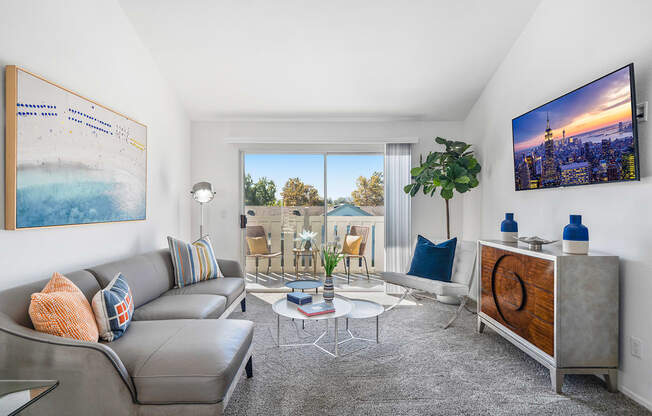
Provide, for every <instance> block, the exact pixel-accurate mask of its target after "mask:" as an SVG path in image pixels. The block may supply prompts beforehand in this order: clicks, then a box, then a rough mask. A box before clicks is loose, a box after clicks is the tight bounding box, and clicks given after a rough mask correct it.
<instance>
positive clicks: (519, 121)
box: [512, 67, 632, 151]
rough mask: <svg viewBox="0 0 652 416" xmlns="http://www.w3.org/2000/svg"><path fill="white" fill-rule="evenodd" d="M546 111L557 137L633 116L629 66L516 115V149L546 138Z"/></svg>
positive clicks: (519, 149) (568, 135)
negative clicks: (563, 132)
mask: <svg viewBox="0 0 652 416" xmlns="http://www.w3.org/2000/svg"><path fill="white" fill-rule="evenodd" d="M546 114H549V116H550V127H551V128H552V130H553V135H554V139H555V140H557V139H561V137H562V131H563V130H564V129H565V130H566V137H571V136H574V135H578V134H581V133H584V132H587V131H591V130H595V129H598V128H602V127H606V126H609V125H612V124H614V123H617V122H619V121H631V120H632V108H631V95H630V82H629V67H625V68H623V69H621V70H618V71H616V72H614V73H613V74H611V75H608V76H606V77H604V78H602V79H600V80H597V81H595V82H593V83H591V84H589V85H587V86H585V87H583V88H581V89H579V90H577V91H573V92H571V93H569V94H566V95H564V96H563V97H560V98H558V99H556V100H555V101H553V102H551V103H548V104H546V105H544V106H542V107H539V108H537V109H535V110H532V111H530V112H529V113H526V114H523V115H522V116H520V117H518V118H516V119H514V121H513V122H512V127H513V130H514V150H515V151H521V150H525V149H528V148H530V147H532V146H537V145H539V144H541V143H542V142H543V137H544V132H545V129H546Z"/></svg>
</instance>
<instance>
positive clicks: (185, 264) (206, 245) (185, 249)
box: [168, 236, 224, 287]
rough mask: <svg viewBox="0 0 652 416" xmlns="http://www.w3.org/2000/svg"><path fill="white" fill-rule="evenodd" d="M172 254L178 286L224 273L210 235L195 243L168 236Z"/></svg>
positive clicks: (220, 275) (221, 275) (214, 277)
mask: <svg viewBox="0 0 652 416" xmlns="http://www.w3.org/2000/svg"><path fill="white" fill-rule="evenodd" d="M168 245H169V246H170V255H171V256H172V264H173V265H174V280H175V285H176V286H177V287H184V286H188V285H191V284H193V283H197V282H200V281H202V280H209V279H216V278H218V277H223V276H224V275H223V274H222V272H221V271H220V267H219V266H218V264H217V259H216V258H215V253H213V246H212V245H211V240H210V238H208V236H205V237H203V238H200V239H199V240H197V241H195V242H194V243H186V242H185V241H181V240H177V239H175V238H172V237H168Z"/></svg>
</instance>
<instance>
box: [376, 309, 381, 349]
mask: <svg viewBox="0 0 652 416" xmlns="http://www.w3.org/2000/svg"><path fill="white" fill-rule="evenodd" d="M379 316H380V315H376V344H378V343H379V342H380V341H378V317H379Z"/></svg>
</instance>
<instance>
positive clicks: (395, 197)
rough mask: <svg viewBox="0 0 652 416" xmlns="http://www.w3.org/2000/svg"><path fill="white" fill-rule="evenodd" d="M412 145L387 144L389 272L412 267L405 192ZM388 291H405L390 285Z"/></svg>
mask: <svg viewBox="0 0 652 416" xmlns="http://www.w3.org/2000/svg"><path fill="white" fill-rule="evenodd" d="M411 165H412V145H411V144H410V143H388V144H386V145H385V271H388V272H400V273H405V272H407V271H408V269H409V267H410V249H411V247H410V244H411V243H410V230H411V222H410V217H411V212H410V206H411V202H410V200H411V198H410V195H408V194H406V193H405V192H403V188H404V187H405V185H407V184H409V183H410V179H411V176H410V169H411ZM386 291H387V293H402V292H401V291H400V290H399V287H398V286H394V285H390V284H387V286H386Z"/></svg>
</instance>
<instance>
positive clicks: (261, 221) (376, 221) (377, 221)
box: [246, 215, 385, 273]
mask: <svg viewBox="0 0 652 416" xmlns="http://www.w3.org/2000/svg"><path fill="white" fill-rule="evenodd" d="M247 225H248V226H251V225H262V226H263V227H264V228H265V233H266V235H267V241H268V243H269V244H270V246H271V252H272V253H276V252H281V253H282V254H281V256H279V257H276V258H273V259H272V264H271V269H270V271H271V272H273V273H280V272H281V265H283V266H284V267H285V271H286V272H291V273H294V254H293V252H292V249H293V248H298V247H299V243H298V242H295V241H294V239H295V238H296V237H297V236H298V235H299V233H301V231H302V230H304V229H306V230H310V231H313V232H316V233H317V237H316V240H317V244H318V246H319V247H321V246H322V245H323V244H325V243H326V241H327V240H326V236H328V241H329V242H331V241H337V240H336V238H339V244H340V248H341V244H342V242H343V240H344V236H345V235H346V234H347V233H348V231H349V229H350V227H351V226H352V225H357V226H363V227H368V228H369V236H368V238H367V244H366V247H365V250H364V253H363V254H364V256H365V258H366V260H367V265H368V266H369V273H376V272H379V271H383V265H384V261H385V217H383V216H359V217H351V216H341V217H340V216H329V217H327V219H326V224H324V216H323V215H313V216H290V217H286V218H285V221H283V219H282V218H281V216H248V217H247ZM326 228H328V229H326ZM299 262H300V263H299V265H298V268H299V271H300V272H301V271H303V269H304V267H306V268H307V269H308V270H309V271H310V272H312V263H311V260H310V257H300V258H299ZM361 262H362V260H361V259H352V260H351V267H352V271H358V270H359V267H364V266H363V265H362V263H361ZM322 266H323V265H322V261H321V257H320V258H319V259H318V263H317V272H318V273H323V268H322ZM260 268H261V270H265V269H266V268H267V261H265V260H261V264H260ZM246 270H247V272H249V273H253V272H255V270H256V265H255V261H254V260H253V259H251V258H248V259H247V261H246ZM344 271H345V269H344V265H343V262H340V264H338V266H337V268H336V269H335V272H340V273H342V272H344Z"/></svg>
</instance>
